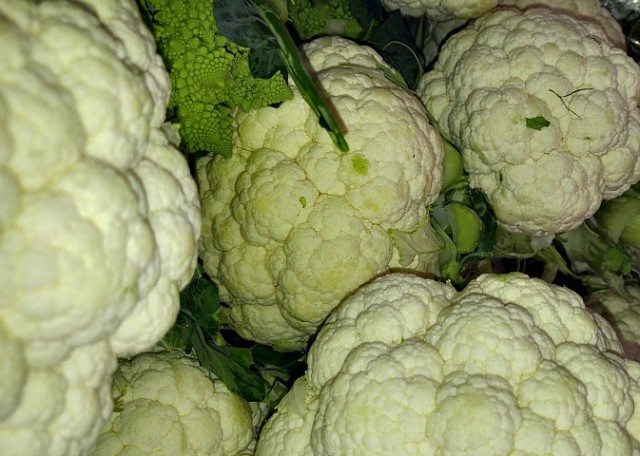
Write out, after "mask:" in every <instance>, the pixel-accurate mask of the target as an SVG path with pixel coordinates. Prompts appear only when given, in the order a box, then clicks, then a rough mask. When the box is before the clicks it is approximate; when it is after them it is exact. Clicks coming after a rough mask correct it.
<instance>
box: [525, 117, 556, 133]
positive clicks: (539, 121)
mask: <svg viewBox="0 0 640 456" xmlns="http://www.w3.org/2000/svg"><path fill="white" fill-rule="evenodd" d="M526 122H527V128H531V129H533V130H538V131H540V130H542V129H543V128H545V127H548V126H549V125H551V124H550V122H549V121H548V120H547V119H545V118H544V117H542V116H537V117H527V119H526Z"/></svg>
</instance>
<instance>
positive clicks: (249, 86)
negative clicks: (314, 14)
mask: <svg viewBox="0 0 640 456" xmlns="http://www.w3.org/2000/svg"><path fill="white" fill-rule="evenodd" d="M139 1H140V3H141V4H142V5H143V7H144V9H145V10H146V11H147V14H148V15H149V16H150V23H151V30H152V31H153V34H154V36H155V39H156V41H157V42H158V47H159V51H160V53H161V55H162V56H163V57H164V59H165V61H166V62H167V66H168V68H169V73H170V76H171V82H172V85H173V90H172V92H171V99H170V105H169V109H170V110H172V111H173V114H174V115H175V118H176V119H177V121H178V122H179V124H180V134H181V136H182V140H183V142H182V145H183V148H184V149H185V151H186V152H197V151H207V152H212V153H218V154H222V155H225V156H229V155H230V154H231V150H232V146H231V137H232V134H233V132H232V127H231V122H232V117H231V112H232V111H233V109H234V108H240V109H242V110H244V111H249V110H252V109H256V108H261V107H264V106H268V105H270V104H274V103H279V102H281V101H284V100H287V99H290V98H291V96H292V95H291V91H290V90H289V87H288V86H287V83H286V81H285V79H284V78H283V77H282V74H280V73H277V74H275V75H274V76H272V77H271V78H269V79H258V78H254V77H253V76H252V75H251V71H250V69H249V49H248V48H244V47H242V46H238V45H236V44H235V43H233V42H232V41H230V40H228V39H227V38H225V37H224V36H223V35H222V34H221V33H220V32H219V31H218V29H217V27H216V23H215V19H214V13H213V9H214V7H215V1H214V0H208V1H203V0H139ZM280 3H283V5H280ZM273 6H274V8H276V9H278V10H280V9H281V8H282V7H283V6H284V7H286V4H284V2H274V4H273Z"/></svg>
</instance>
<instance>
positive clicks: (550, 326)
mask: <svg viewBox="0 0 640 456" xmlns="http://www.w3.org/2000/svg"><path fill="white" fill-rule="evenodd" d="M639 374H640V364H638V363H637V362H636V361H633V360H629V359H624V358H623V357H622V356H621V346H620V342H619V340H618V339H617V338H616V335H615V333H614V331H613V329H612V328H611V326H609V324H608V323H607V322H606V321H605V320H604V319H603V318H602V317H600V316H599V315H598V314H595V313H592V312H591V311H589V310H588V309H587V308H585V305H584V302H583V301H582V299H581V298H580V296H579V295H577V294H576V293H574V292H573V291H571V290H569V289H567V288H563V287H559V286H556V285H550V284H548V283H547V282H544V281H542V280H540V279H533V278H529V277H527V276H525V275H524V274H519V273H510V274H505V275H501V276H500V275H493V274H485V275H482V276H480V277H479V278H477V279H475V280H473V281H471V282H470V283H469V285H468V286H467V287H466V288H465V289H464V290H462V291H460V292H456V290H455V289H454V288H453V287H451V286H450V285H447V284H443V283H440V282H436V281H433V280H430V279H424V278H420V277H417V276H414V275H409V274H404V273H394V274H388V275H386V276H383V277H381V278H378V279H376V280H374V281H372V282H371V283H369V284H367V285H365V286H363V287H362V288H360V289H359V290H358V291H356V292H355V293H354V294H352V295H351V296H350V297H348V298H347V299H346V300H345V301H344V302H343V303H342V304H341V305H340V306H339V307H338V308H337V309H335V311H334V312H333V313H332V314H331V315H330V316H329V318H328V319H327V321H326V323H325V324H324V325H323V327H322V329H321V330H320V332H319V334H318V336H317V339H316V340H315V341H314V343H313V345H312V346H311V348H310V351H309V356H308V369H307V372H306V375H305V376H304V377H303V378H301V379H299V380H298V381H297V382H296V384H295V385H294V387H293V388H292V389H291V391H290V392H289V393H288V394H287V396H285V398H284V399H283V400H282V401H281V403H280V404H279V405H278V407H277V408H278V411H277V412H276V413H275V414H274V415H273V416H272V417H271V418H270V419H269V420H268V421H267V423H266V425H265V427H264V428H263V430H262V432H261V434H260V437H259V440H258V445H257V450H256V455H257V456H271V455H278V454H295V455H304V456H312V455H313V456H320V455H326V456H329V455H350V456H359V455H363V456H369V455H373V454H375V455H376V456H385V455H389V456H405V455H406V456H427V455H491V456H502V455H504V456H507V455H509V456H516V455H517V456H525V455H528V456H533V455H540V456H542V455H545V456H547V455H548V456H550V455H562V456H584V455H591V456H596V455H600V456H612V455H616V456H622V455H629V456H630V455H632V454H637V452H638V451H640V444H639V443H638V438H640V407H638V404H639V401H640V385H639V384H638V379H640V376H639Z"/></svg>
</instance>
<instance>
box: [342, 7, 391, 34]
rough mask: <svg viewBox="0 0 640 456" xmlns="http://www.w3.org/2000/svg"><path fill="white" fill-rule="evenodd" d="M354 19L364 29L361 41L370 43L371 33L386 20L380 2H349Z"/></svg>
mask: <svg viewBox="0 0 640 456" xmlns="http://www.w3.org/2000/svg"><path fill="white" fill-rule="evenodd" d="M349 8H350V10H351V13H352V14H353V17H355V19H356V21H358V23H359V24H360V27H362V36H360V38H361V39H363V40H365V41H369V39H370V35H371V31H372V30H373V29H374V28H375V27H377V26H378V25H379V24H380V23H381V22H382V21H383V20H384V8H383V6H382V2H380V0H349Z"/></svg>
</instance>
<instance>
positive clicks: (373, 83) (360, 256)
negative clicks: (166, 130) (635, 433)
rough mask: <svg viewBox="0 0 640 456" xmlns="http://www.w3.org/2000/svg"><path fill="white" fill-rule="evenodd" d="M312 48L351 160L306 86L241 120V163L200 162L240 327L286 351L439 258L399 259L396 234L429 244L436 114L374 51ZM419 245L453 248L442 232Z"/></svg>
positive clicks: (222, 279)
mask: <svg viewBox="0 0 640 456" xmlns="http://www.w3.org/2000/svg"><path fill="white" fill-rule="evenodd" d="M304 52H305V54H306V56H307V58H308V60H309V63H310V64H311V66H312V67H313V68H314V70H315V74H316V76H317V79H318V81H319V83H320V84H321V85H322V87H323V89H324V90H325V91H326V93H327V94H328V97H329V100H330V102H331V104H332V105H333V106H334V108H335V112H337V113H338V116H339V117H340V119H341V121H342V122H343V123H344V125H345V128H346V130H347V133H346V140H347V142H348V143H349V147H350V151H349V152H348V153H346V154H343V155H341V154H340V153H339V152H338V150H337V148H336V147H335V146H334V144H333V143H332V142H331V139H330V137H329V135H328V134H327V132H326V131H325V130H324V129H323V128H322V127H321V126H320V125H319V123H318V120H317V118H316V117H315V115H314V114H313V113H312V111H311V110H310V108H309V107H308V105H307V104H306V102H305V101H304V100H303V98H302V97H301V96H300V95H299V94H298V92H296V93H295V96H294V99H293V100H290V101H285V102H284V103H282V104H281V105H280V106H279V107H277V108H275V107H267V108H264V109H259V110H255V111H251V112H237V114H236V131H237V132H236V136H235V139H234V153H233V156H232V157H231V158H230V159H225V158H223V157H221V156H215V157H214V156H208V157H205V158H202V159H200V160H199V161H198V164H197V179H198V181H199V188H200V193H201V199H202V206H203V223H204V225H205V228H204V230H203V236H202V242H201V248H200V255H201V257H202V259H203V263H204V267H205V270H206V271H207V272H208V273H209V274H210V275H211V277H213V278H214V279H215V281H216V282H217V284H218V285H219V286H220V290H221V297H222V299H223V300H224V301H226V302H227V303H229V304H230V313H229V315H230V321H231V324H232V325H233V327H234V328H235V329H236V330H237V331H238V332H239V333H240V334H241V335H242V336H243V337H245V338H248V339H252V340H256V341H259V342H261V343H267V344H279V346H280V347H282V348H286V347H295V346H299V345H300V344H301V343H304V342H305V341H306V339H307V338H308V336H309V335H310V334H312V333H314V332H315V330H316V328H317V326H318V325H319V324H320V322H321V321H322V320H324V318H325V317H326V316H327V315H328V313H329V312H330V311H331V309H333V308H334V307H335V306H336V305H337V304H338V303H339V302H340V300H341V299H342V298H343V297H344V296H346V295H347V294H348V293H349V292H351V291H353V290H355V289H356V288H357V287H358V286H360V285H361V284H362V283H364V282H366V281H368V280H370V279H371V278H372V277H374V276H375V275H377V274H380V273H381V272H383V271H386V270H387V269H388V268H389V267H390V266H392V265H403V266H407V267H411V265H412V264H415V265H417V264H418V263H420V264H427V263H428V261H427V262H424V261H418V262H416V261H414V259H416V258H419V257H421V255H409V254H408V253H403V254H402V255H400V253H399V252H400V251H399V250H397V249H394V247H393V244H392V240H391V239H392V237H393V239H398V240H400V239H404V234H407V233H409V234H416V235H417V236H416V237H420V238H421V239H422V241H424V239H427V238H428V237H429V236H428V234H429V233H428V231H429V230H431V228H430V225H429V224H428V221H427V220H426V217H427V206H428V205H429V204H430V203H432V202H433V201H435V199H436V198H437V196H438V193H439V191H440V186H441V182H442V173H443V170H442V161H443V156H444V152H443V146H442V141H441V138H440V136H439V135H438V134H437V133H436V132H435V130H434V129H433V128H432V127H431V126H430V125H429V121H428V117H427V113H426V110H425V109H424V106H422V105H421V103H420V101H419V100H418V99H417V97H415V95H413V94H412V93H410V92H409V91H407V90H405V89H404V88H401V87H399V86H398V85H396V84H395V83H394V82H392V81H391V79H390V78H389V77H388V76H390V77H393V76H397V75H396V74H395V73H394V72H393V70H392V69H391V68H390V67H389V66H387V65H386V64H385V63H384V62H383V60H382V59H381V57H380V56H379V55H378V54H377V53H376V52H375V51H374V50H373V49H371V48H369V47H365V46H360V45H358V44H356V43H355V42H352V41H349V40H346V39H343V38H338V37H323V38H318V39H316V40H314V41H312V42H311V43H310V44H307V45H306V46H305V48H304ZM293 90H295V89H293ZM389 232H392V233H393V236H390V235H389V234H388V233H389ZM409 234H407V236H409ZM424 234H427V236H424ZM421 235H422V236H421ZM398 242H400V241H398ZM405 244H406V243H403V246H404V245H405ZM420 248H421V250H420V251H421V252H422V253H425V252H428V251H429V249H430V248H431V249H432V250H434V251H436V250H438V249H439V248H440V245H439V244H438V242H437V240H436V239H435V237H434V239H433V242H432V243H431V245H429V243H428V242H421V244H420ZM409 250H411V249H410V248H409V249H403V251H409ZM426 256H428V253H427V254H426ZM416 267H418V266H416Z"/></svg>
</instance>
